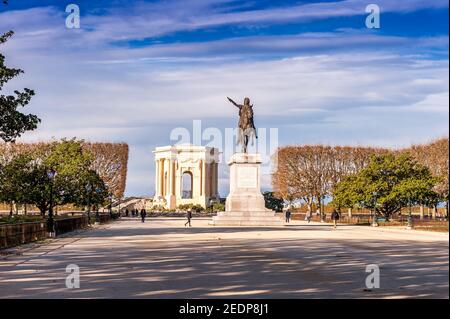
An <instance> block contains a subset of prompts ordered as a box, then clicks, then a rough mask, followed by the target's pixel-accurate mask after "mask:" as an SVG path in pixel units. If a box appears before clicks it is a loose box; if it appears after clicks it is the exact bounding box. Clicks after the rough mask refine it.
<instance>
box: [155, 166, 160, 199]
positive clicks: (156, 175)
mask: <svg viewBox="0 0 450 319" xmlns="http://www.w3.org/2000/svg"><path fill="white" fill-rule="evenodd" d="M159 195H160V194H159V160H157V159H155V196H159Z"/></svg>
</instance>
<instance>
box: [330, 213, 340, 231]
mask: <svg viewBox="0 0 450 319" xmlns="http://www.w3.org/2000/svg"><path fill="white" fill-rule="evenodd" d="M331 219H332V220H333V227H334V228H336V227H337V221H338V220H339V212H338V211H337V210H336V209H334V210H333V212H332V213H331Z"/></svg>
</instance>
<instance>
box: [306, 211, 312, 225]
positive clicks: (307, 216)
mask: <svg viewBox="0 0 450 319" xmlns="http://www.w3.org/2000/svg"><path fill="white" fill-rule="evenodd" d="M305 221H307V222H308V223H309V222H310V221H311V212H307V213H306V215H305Z"/></svg>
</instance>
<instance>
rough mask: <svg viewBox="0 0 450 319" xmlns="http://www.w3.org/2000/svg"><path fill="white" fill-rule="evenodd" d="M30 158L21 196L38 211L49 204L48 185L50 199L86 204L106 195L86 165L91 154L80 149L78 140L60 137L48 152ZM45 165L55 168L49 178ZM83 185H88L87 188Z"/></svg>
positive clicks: (103, 199) (101, 201)
mask: <svg viewBox="0 0 450 319" xmlns="http://www.w3.org/2000/svg"><path fill="white" fill-rule="evenodd" d="M40 155H43V156H36V157H34V158H32V160H31V162H30V163H29V168H28V170H29V172H28V174H29V179H30V180H31V181H32V183H31V184H29V188H28V189H26V196H25V200H26V202H27V203H30V204H34V205H35V206H36V207H37V208H38V209H39V210H40V211H41V214H42V215H45V212H46V211H48V209H49V208H50V189H51V187H53V203H54V204H55V205H64V204H68V203H75V204H81V205H86V203H87V198H88V197H89V196H90V199H91V204H102V203H104V202H105V200H106V198H107V197H108V190H107V188H106V186H105V184H104V182H103V181H102V180H101V178H100V176H99V175H98V174H97V173H96V172H95V171H93V170H91V169H90V165H91V163H92V154H90V153H88V152H86V151H84V150H83V147H82V142H81V141H76V140H63V141H61V142H55V143H53V144H52V145H51V150H50V152H44V153H43V154H40ZM49 169H54V170H55V171H56V172H57V175H56V177H55V178H54V180H53V181H51V180H50V179H49V177H48V176H47V172H48V171H49ZM87 185H90V186H91V188H90V190H88V188H87Z"/></svg>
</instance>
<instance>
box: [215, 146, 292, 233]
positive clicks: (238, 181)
mask: <svg viewBox="0 0 450 319" xmlns="http://www.w3.org/2000/svg"><path fill="white" fill-rule="evenodd" d="M261 162H262V161H261V155H260V154H246V153H235V154H234V155H233V156H232V157H231V158H230V160H229V161H228V165H229V166H230V194H229V195H228V197H227V200H226V204H225V212H219V213H218V214H217V216H214V217H213V220H212V221H211V224H212V225H215V226H279V225H284V223H283V221H282V219H281V218H280V217H279V216H276V215H275V212H274V211H272V210H269V209H267V208H265V202H264V196H263V195H262V194H261V185H260V183H261V167H260V166H261Z"/></svg>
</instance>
